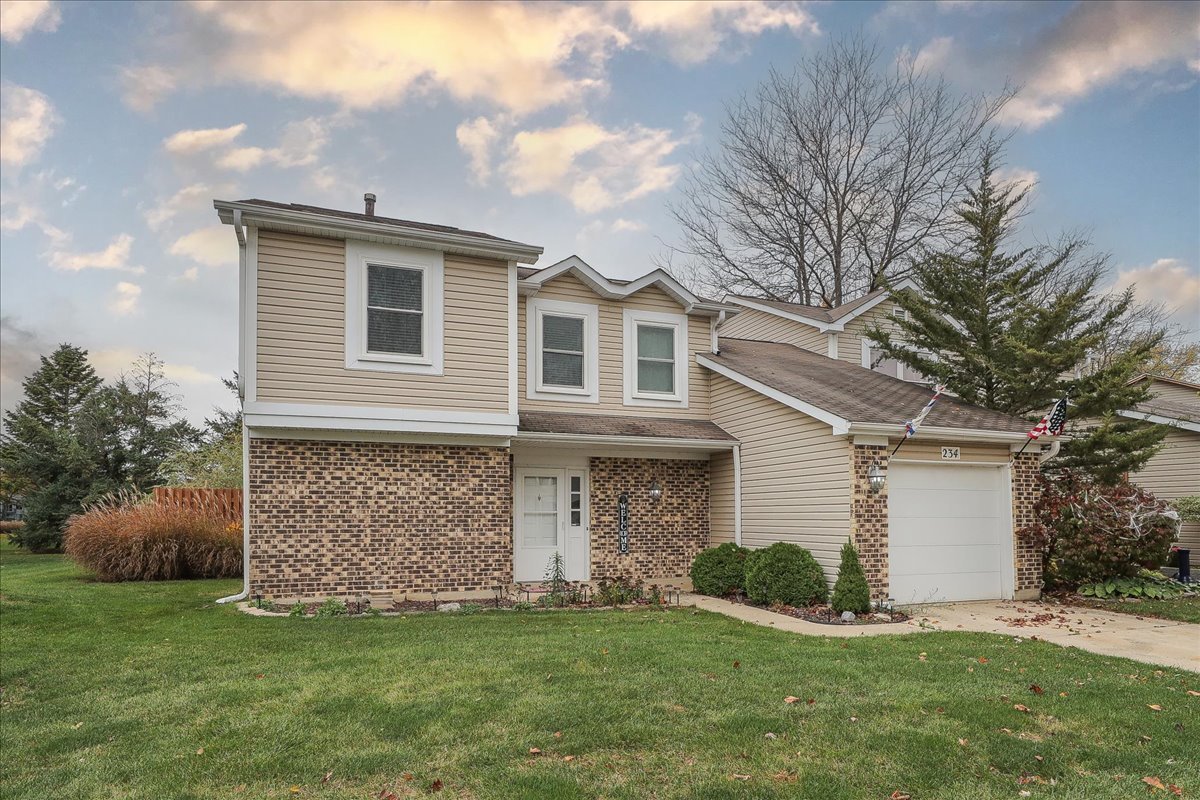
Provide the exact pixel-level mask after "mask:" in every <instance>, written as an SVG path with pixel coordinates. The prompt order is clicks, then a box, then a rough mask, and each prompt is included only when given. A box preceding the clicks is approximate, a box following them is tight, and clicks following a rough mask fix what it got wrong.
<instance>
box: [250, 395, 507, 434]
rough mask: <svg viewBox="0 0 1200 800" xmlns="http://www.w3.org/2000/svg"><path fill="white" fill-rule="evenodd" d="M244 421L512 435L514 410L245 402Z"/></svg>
mask: <svg viewBox="0 0 1200 800" xmlns="http://www.w3.org/2000/svg"><path fill="white" fill-rule="evenodd" d="M244 413H245V417H246V424H247V426H249V427H251V428H292V429H318V430H336V431H385V432H393V433H438V434H447V433H448V434H473V435H478V436H506V437H507V436H512V435H513V434H514V433H516V429H517V415H516V414H502V413H491V412H473V411H443V410H439V409H427V408H395V407H386V408H374V407H369V406H336V405H317V404H310V403H272V402H248V403H246V406H245V411H244Z"/></svg>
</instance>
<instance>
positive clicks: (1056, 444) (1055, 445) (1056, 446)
mask: <svg viewBox="0 0 1200 800" xmlns="http://www.w3.org/2000/svg"><path fill="white" fill-rule="evenodd" d="M1061 449H1062V442H1060V441H1059V440H1058V439H1055V440H1054V441H1053V442H1051V443H1050V449H1049V450H1047V451H1046V452H1044V453H1042V454H1041V455H1040V456H1038V463H1039V464H1045V463H1046V462H1047V461H1049V460H1050V459H1052V458H1054V457H1055V456H1056V455H1058V451H1059V450H1061Z"/></svg>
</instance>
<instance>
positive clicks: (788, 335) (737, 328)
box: [717, 308, 829, 355]
mask: <svg viewBox="0 0 1200 800" xmlns="http://www.w3.org/2000/svg"><path fill="white" fill-rule="evenodd" d="M717 332H718V333H719V334H720V335H721V336H728V337H730V338H731V339H755V340H757V341H760V342H783V343H784V344H794V345H796V346H797V347H802V348H804V349H805V350H811V351H813V352H814V353H821V354H822V355H824V354H825V353H826V352H828V347H829V345H828V344H826V341H825V334H823V333H821V332H820V331H818V330H817V329H816V328H814V327H813V326H812V325H805V324H804V323H803V322H796V321H795V320H790V319H783V318H782V317H777V316H775V315H774V314H768V313H767V312H765V311H758V310H757V309H753V308H744V309H742V310H741V311H740V312H739V313H737V314H736V315H734V316H733V317H730V318H729V319H727V320H725V323H724V324H723V325H721V327H720V328H719V329H718V331H717Z"/></svg>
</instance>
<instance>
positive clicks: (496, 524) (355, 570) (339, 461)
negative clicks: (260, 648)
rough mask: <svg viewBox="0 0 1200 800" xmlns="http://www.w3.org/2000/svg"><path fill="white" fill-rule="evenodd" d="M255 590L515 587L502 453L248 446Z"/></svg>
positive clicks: (380, 445) (508, 473) (508, 482)
mask: <svg viewBox="0 0 1200 800" xmlns="http://www.w3.org/2000/svg"><path fill="white" fill-rule="evenodd" d="M249 503H250V590H251V592H255V593H257V592H261V593H262V594H264V595H266V596H274V597H284V596H295V595H307V596H324V595H347V594H355V593H361V592H366V591H373V590H374V591H379V590H391V591H413V592H428V591H430V590H434V589H436V590H438V591H482V590H488V589H491V588H492V587H494V586H496V585H497V584H498V583H503V584H507V583H510V582H511V581H512V554H513V545H512V467H511V459H510V456H509V452H508V450H507V449H505V448H500V447H461V446H449V445H418V444H396V443H384V442H324V441H299V440H283V439H251V440H250V497H249Z"/></svg>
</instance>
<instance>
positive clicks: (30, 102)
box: [0, 81, 59, 167]
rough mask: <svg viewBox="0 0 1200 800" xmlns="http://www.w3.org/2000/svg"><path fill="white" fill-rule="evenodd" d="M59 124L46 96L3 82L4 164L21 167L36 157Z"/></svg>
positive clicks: (0, 127) (0, 154)
mask: <svg viewBox="0 0 1200 800" xmlns="http://www.w3.org/2000/svg"><path fill="white" fill-rule="evenodd" d="M58 123H59V117H58V113H57V112H55V110H54V106H53V105H52V104H51V103H50V99H49V98H48V97H46V95H44V94H42V93H41V92H39V91H37V90H36V89H30V88H28V87H27V86H18V85H17V84H15V83H9V82H7V81H5V82H4V83H3V84H0V163H3V164H5V165H7V166H12V167H21V166H24V165H25V164H28V163H29V162H31V161H33V160H34V159H36V158H37V157H38V155H39V154H40V153H41V152H42V147H43V146H45V144H46V142H47V140H49V138H50V137H51V136H53V135H54V129H55V128H57V127H58Z"/></svg>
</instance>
